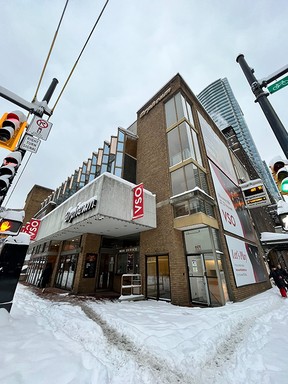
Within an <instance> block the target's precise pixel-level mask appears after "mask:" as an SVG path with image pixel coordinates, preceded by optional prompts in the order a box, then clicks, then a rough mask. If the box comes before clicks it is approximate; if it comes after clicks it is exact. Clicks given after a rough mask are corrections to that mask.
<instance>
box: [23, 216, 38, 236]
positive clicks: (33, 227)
mask: <svg viewBox="0 0 288 384" xmlns="http://www.w3.org/2000/svg"><path fill="white" fill-rule="evenodd" d="M40 223H41V220H37V219H31V220H30V221H29V223H27V224H26V225H25V227H24V228H23V229H22V232H25V233H28V235H30V239H31V240H35V239H36V236H37V233H38V229H39V227H40Z"/></svg>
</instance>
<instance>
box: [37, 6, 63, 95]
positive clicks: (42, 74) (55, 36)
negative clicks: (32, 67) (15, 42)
mask: <svg viewBox="0 0 288 384" xmlns="http://www.w3.org/2000/svg"><path fill="white" fill-rule="evenodd" d="M68 3H69V0H66V3H65V6H64V9H63V12H62V15H61V17H60V20H59V23H58V26H57V29H56V31H55V34H54V37H53V40H52V43H51V46H50V49H49V52H48V55H47V58H46V60H45V63H44V66H43V69H42V72H41V75H40V79H39V82H38V85H37V88H36V91H35V95H34V97H33V101H32V103H33V102H34V101H35V100H36V98H37V94H38V91H39V88H40V85H41V82H42V79H43V76H44V73H45V71H46V67H47V64H48V61H49V59H50V56H51V53H52V50H53V48H54V44H55V41H56V38H57V36H58V32H59V29H60V25H61V24H62V20H63V17H64V14H65V11H66V8H67V5H68Z"/></svg>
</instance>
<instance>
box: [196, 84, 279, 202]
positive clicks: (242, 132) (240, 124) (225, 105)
mask: <svg viewBox="0 0 288 384" xmlns="http://www.w3.org/2000/svg"><path fill="white" fill-rule="evenodd" d="M198 99H199V100H200V102H201V104H202V105H203V107H204V108H205V109H206V111H207V112H208V113H209V115H210V116H211V118H212V119H213V120H214V122H215V124H216V125H217V126H218V128H219V129H220V130H222V129H224V128H227V127H228V126H232V128H233V129H234V131H235V133H236V135H237V138H238V140H239V142H240V144H241V145H242V147H243V149H244V150H245V152H246V153H247V155H248V156H249V158H250V160H251V163H252V164H253V166H254V167H255V169H256V171H257V173H258V174H259V176H260V178H261V179H262V180H263V182H264V184H265V186H266V188H267V189H268V190H269V192H270V194H271V195H272V196H273V197H274V198H275V200H276V201H277V200H279V199H281V197H280V195H279V191H278V189H277V186H276V184H275V182H274V180H273V178H272V176H271V174H270V172H269V170H268V167H267V165H266V163H264V162H263V161H262V159H261V157H260V154H259V152H258V150H257V148H256V145H255V142H254V140H253V138H252V136H251V133H250V131H249V128H248V126H247V124H246V122H245V119H244V115H243V112H242V110H241V108H240V106H239V104H238V102H237V100H236V98H235V96H234V94H233V91H232V89H231V87H230V84H229V82H228V80H227V78H224V79H218V80H216V81H214V82H213V83H211V84H210V85H208V86H207V87H206V88H204V89H203V91H201V92H200V93H199V95H198Z"/></svg>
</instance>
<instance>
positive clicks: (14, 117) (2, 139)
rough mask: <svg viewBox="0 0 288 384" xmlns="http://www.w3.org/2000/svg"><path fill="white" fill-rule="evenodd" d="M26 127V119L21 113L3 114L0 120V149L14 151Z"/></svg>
mask: <svg viewBox="0 0 288 384" xmlns="http://www.w3.org/2000/svg"><path fill="white" fill-rule="evenodd" d="M26 126H27V121H26V117H25V115H24V113H22V112H21V111H14V112H10V113H4V115H3V116H2V118H1V119H0V147H3V148H6V149H10V150H13V149H15V147H16V145H17V142H18V141H19V139H20V137H21V135H22V132H23V131H24V129H25V127H26Z"/></svg>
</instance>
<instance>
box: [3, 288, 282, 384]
mask: <svg viewBox="0 0 288 384" xmlns="http://www.w3.org/2000/svg"><path fill="white" fill-rule="evenodd" d="M45 297H46V299H45ZM48 297H50V298H51V295H46V296H45V294H44V295H43V297H39V296H37V295H35V294H34V293H33V292H32V290H31V289H30V288H29V287H26V286H23V285H18V287H17V291H16V295H15V298H14V304H13V307H12V311H11V314H8V313H7V312H6V311H5V310H0V330H1V348H0V366H1V369H0V382H1V383H3V384H48V383H49V384H50V383H53V384H80V383H81V384H108V383H109V384H122V383H123V384H124V383H125V384H136V383H137V384H138V383H139V384H158V383H159V384H166V383H171V384H176V383H181V384H188V383H189V384H194V383H195V384H202V383H203V384H210V383H211V384H212V383H213V384H244V383H245V384H254V383H255V384H260V383H261V384H272V383H273V384H274V383H277V384H286V383H287V382H288V363H287V353H288V343H287V340H288V337H287V336H288V299H287V300H285V299H282V298H281V297H280V294H279V292H278V289H277V288H272V289H270V290H269V291H267V292H265V293H262V294H260V295H257V296H255V297H253V298H251V299H248V300H246V301H244V302H242V303H234V304H227V305H226V306H225V307H220V308H185V307H176V306H173V305H171V304H169V303H166V302H156V301H137V302H116V301H115V302H112V301H105V302H103V301H96V300H93V299H91V298H90V299H88V298H87V299H84V298H83V297H82V298H78V297H75V296H68V295H66V294H57V295H55V296H54V300H48V299H47V298H48Z"/></svg>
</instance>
